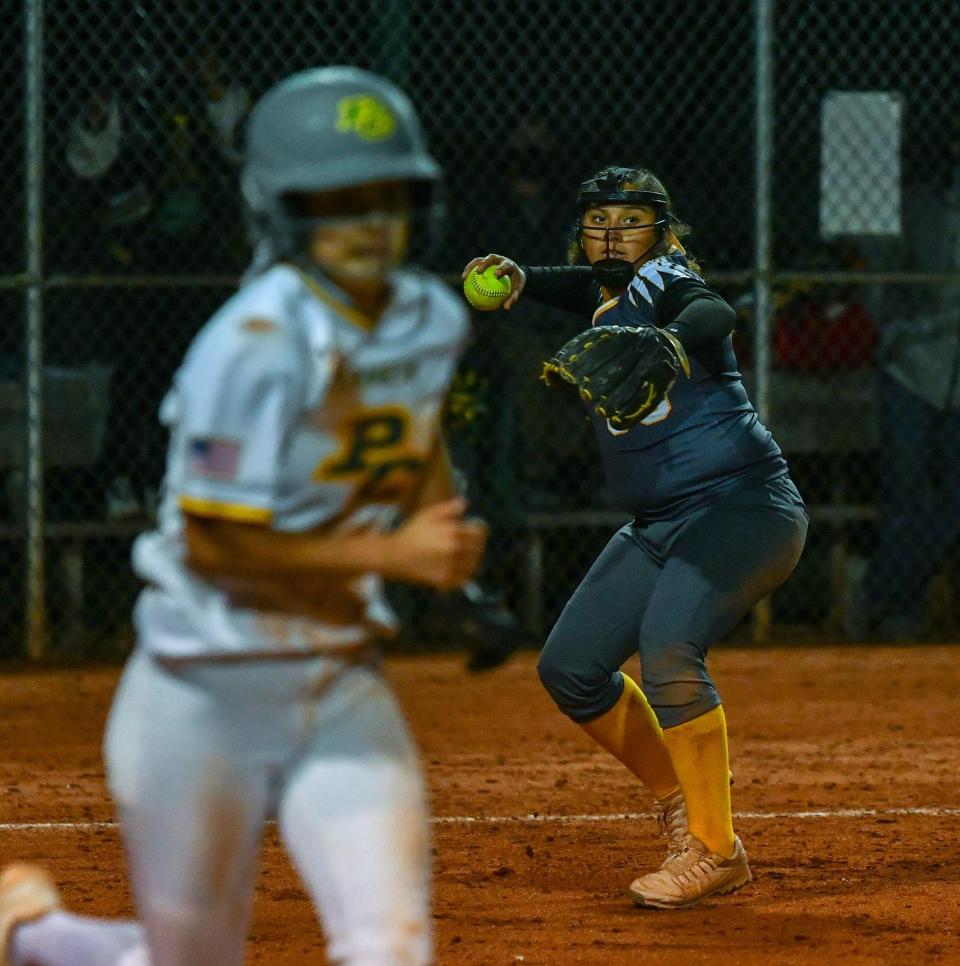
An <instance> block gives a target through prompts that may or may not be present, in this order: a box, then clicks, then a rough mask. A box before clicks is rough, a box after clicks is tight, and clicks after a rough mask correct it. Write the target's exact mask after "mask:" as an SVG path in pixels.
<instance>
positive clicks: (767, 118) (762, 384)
mask: <svg viewBox="0 0 960 966" xmlns="http://www.w3.org/2000/svg"><path fill="white" fill-rule="evenodd" d="M755 17H756V26H755V29H756V67H755V76H756V148H755V150H756V156H755V172H754V175H755V180H756V199H755V219H756V222H755V238H754V256H753V258H754V261H753V267H754V278H753V309H754V311H753V320H754V345H753V357H754V360H755V361H754V371H755V373H756V385H755V386H754V394H755V395H754V404H755V405H756V407H757V414H758V415H759V416H760V420H761V422H763V423H766V422H767V420H768V417H769V411H770V315H771V310H772V306H773V296H772V292H771V284H770V281H771V280H770V271H771V265H770V262H771V225H770V222H771V207H772V197H771V178H772V167H773V39H774V38H773V34H774V26H773V0H756V8H755ZM770 622H771V614H770V600H769V598H767V599H765V600H762V601H760V603H759V604H757V606H756V607H755V608H754V612H753V639H754V641H756V642H761V641H764V640H766V639H767V637H768V636H769V633H770Z"/></svg>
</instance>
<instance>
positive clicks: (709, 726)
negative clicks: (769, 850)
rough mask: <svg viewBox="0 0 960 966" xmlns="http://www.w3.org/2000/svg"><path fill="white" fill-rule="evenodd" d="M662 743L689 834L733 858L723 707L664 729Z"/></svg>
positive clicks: (721, 853) (728, 770) (711, 848)
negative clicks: (680, 791) (673, 772)
mask: <svg viewBox="0 0 960 966" xmlns="http://www.w3.org/2000/svg"><path fill="white" fill-rule="evenodd" d="M663 741H664V744H665V745H666V746H667V750H668V751H669V752H670V758H671V760H672V761H673V767H674V769H675V770H676V773H677V778H678V779H679V781H680V787H681V788H682V789H683V797H684V799H685V800H686V803H687V822H688V824H689V828H690V832H691V833H692V834H693V835H695V836H696V837H697V838H698V839H700V841H701V842H703V844H704V845H706V846H707V848H708V849H710V851H711V852H716V853H718V854H719V855H722V856H724V858H729V857H730V856H731V855H733V817H732V815H731V811H730V756H729V753H728V751H727V719H726V716H725V715H724V713H723V708H722V707H717V708H714V709H713V710H712V711H708V712H707V713H706V714H702V715H700V717H699V718H694V719H693V721H686V722H684V723H683V724H682V725H677V727H675V728H665V729H664V731H663Z"/></svg>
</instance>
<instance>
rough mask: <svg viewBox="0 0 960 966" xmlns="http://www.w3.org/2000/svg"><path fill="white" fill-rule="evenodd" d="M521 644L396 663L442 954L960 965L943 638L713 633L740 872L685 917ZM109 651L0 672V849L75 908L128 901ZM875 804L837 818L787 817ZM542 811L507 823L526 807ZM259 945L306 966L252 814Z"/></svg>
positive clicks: (955, 712) (501, 958) (313, 944)
mask: <svg viewBox="0 0 960 966" xmlns="http://www.w3.org/2000/svg"><path fill="white" fill-rule="evenodd" d="M533 663H534V662H533V657H532V656H531V655H523V656H522V657H521V658H519V659H517V660H516V661H515V662H514V663H512V664H510V665H509V666H507V667H506V668H502V669H500V670H499V671H497V672H494V673H492V674H489V675H486V676H482V677H472V678H470V677H466V676H465V675H464V674H463V673H462V671H461V669H460V662H459V660H457V659H455V658H453V657H449V656H444V657H429V658H416V659H401V660H394V661H391V662H390V663H389V665H388V673H389V675H390V677H391V679H392V680H393V681H394V683H395V685H396V688H397V691H398V692H399V694H400V697H401V699H402V701H403V703H404V705H405V707H406V708H407V709H408V712H409V715H410V718H411V721H412V723H413V727H414V730H415V732H416V734H417V737H418V739H419V741H420V744H421V747H422V749H423V755H424V762H425V765H426V769H427V774H428V776H429V781H430V786H431V790H432V795H433V810H434V814H435V815H437V816H440V817H444V816H447V817H449V816H478V817H489V816H503V817H506V818H510V817H513V820H510V821H500V822H489V821H488V822H478V823H474V824H464V823H452V822H450V823H446V822H442V821H441V822H438V823H437V824H436V825H435V837H436V852H437V856H436V898H435V918H436V931H437V949H438V962H439V963H441V964H459V963H477V964H491V966H495V964H509V963H517V962H523V963H525V964H527V966H532V964H549V966H557V964H559V966H563V964H567V963H589V964H601V963H603V964H627V963H630V964H633V963H638V962H644V963H655V964H686V963H711V964H714V963H720V964H723V963H736V964H738V966H752V964H763V966H769V964H771V963H776V964H781V963H783V964H793V963H811V964H812V963H817V964H821V963H839V962H844V963H851V962H853V963H904V964H907V963H909V964H911V966H913V964H918V963H922V964H928V963H956V962H960V946H958V941H957V937H958V932H960V829H958V818H960V814H953V815H950V814H891V812H890V810H893V809H916V808H919V807H930V808H931V810H932V811H934V812H936V810H937V809H942V808H948V809H951V808H952V809H957V808H958V807H960V767H958V762H960V730H958V725H957V722H958V720H960V697H958V695H960V654H958V652H957V650H956V648H954V647H947V646H941V647H901V648H861V647H846V648H842V649H840V648H799V647H794V648H782V649H777V648H771V649H763V650H754V649H750V648H728V649H718V651H717V653H716V655H715V657H714V658H713V662H712V663H713V669H714V672H715V675H716V677H717V679H718V682H719V684H720V687H721V691H722V693H723V694H724V697H725V701H726V707H727V716H728V720H729V724H730V732H731V745H732V755H733V766H734V770H735V774H736V784H735V786H734V807H735V809H736V810H737V811H739V812H752V813H770V812H781V813H789V814H788V815H786V816H784V817H779V818H769V817H753V818H750V817H743V818H740V819H738V821H737V827H738V830H739V832H740V834H741V836H742V837H743V839H744V843H745V844H746V846H747V849H748V851H749V853H750V855H751V860H752V865H753V869H754V873H755V875H756V881H755V883H754V885H753V886H752V887H750V888H749V889H747V890H744V891H743V892H741V893H739V894H738V895H736V896H732V897H727V898H722V899H717V900H715V901H711V902H707V903H704V904H703V905H702V906H700V907H698V908H696V909H692V910H687V911H685V912H674V913H670V912H647V911H641V910H636V909H633V908H632V907H631V905H630V904H629V903H628V902H627V901H626V900H625V899H624V898H623V887H624V886H625V885H626V884H627V883H628V882H629V881H630V880H631V878H633V876H634V875H635V874H636V873H638V872H640V871H644V870H647V869H649V868H651V867H653V866H654V865H656V864H657V863H658V861H659V858H660V855H661V851H662V847H661V844H660V842H659V841H658V840H657V839H656V838H655V835H654V826H653V821H652V819H649V818H644V819H633V820H617V819H616V818H607V819H600V820H594V821H588V820H585V819H582V818H581V819H579V820H575V821H568V822H561V821H557V820H556V818H555V817H556V816H564V815H567V816H578V815H579V816H583V815H591V816H603V815H607V816H613V815H616V814H617V813H624V812H644V811H646V810H647V808H648V802H647V801H646V799H645V798H644V796H643V795H642V794H641V792H640V791H639V790H638V789H637V787H636V786H635V785H634V784H633V783H632V782H631V780H630V779H629V776H628V775H627V774H626V772H624V771H623V769H622V768H621V767H620V766H619V765H618V764H617V763H616V762H614V761H613V760H611V759H608V758H607V756H605V755H604V754H603V753H602V752H600V751H599V750H595V749H594V748H593V747H592V746H591V744H590V742H589V741H588V740H587V739H586V738H585V737H584V736H583V735H582V734H581V733H580V731H579V730H578V729H577V728H576V727H575V726H573V725H572V724H570V723H569V722H567V721H566V720H565V719H563V718H562V717H561V716H560V715H559V714H558V713H557V712H556V711H555V710H554V709H553V707H552V706H551V705H550V703H549V702H548V700H547V698H546V697H545V695H544V694H543V693H542V692H541V690H540V687H539V684H538V682H537V680H536V675H535V672H534V670H533ZM116 677H117V671H116V670H115V669H112V668H110V669H95V670H79V671H75V670H71V671H64V670H54V671H51V670H41V671H36V670H29V669H16V670H13V669H10V668H5V669H2V670H0V826H3V827H0V862H6V861H7V860H9V859H12V858H15V857H16V858H22V859H28V860H35V861H40V862H43V863H44V864H46V865H48V866H49V867H50V868H51V869H52V870H54V872H55V874H56V876H57V878H58V879H59V880H60V882H61V883H62V886H63V893H64V896H65V898H66V900H67V902H68V903H69V905H70V906H71V907H73V908H74V909H75V910H78V911H84V912H87V913H91V914H98V915H130V914H131V905H130V896H129V892H128V890H127V887H126V884H125V880H124V869H123V859H122V854H121V850H120V846H119V839H118V835H117V832H116V830H115V829H113V828H105V829H94V830H90V829H70V828H55V829H37V828H35V829H30V828H23V827H15V828H11V827H10V826H11V825H17V826H19V825H22V824H23V823H43V822H52V823H64V822H100V821H109V820H110V819H111V817H112V815H111V807H110V803H109V800H108V799H107V797H106V795H105V792H104V782H103V768H102V764H101V760H100V750H99V742H100V732H101V728H102V725H103V720H104V716H105V714H106V710H107V706H108V703H109V699H110V694H111V691H112V689H113V686H114V683H115V681H116ZM864 808H866V809H877V810H878V812H879V814H877V815H873V816H866V817H851V816H844V815H838V814H830V815H827V816H824V817H801V816H800V815H798V814H797V813H802V812H811V811H812V812H820V811H824V812H831V813H836V812H837V811H839V810H844V809H846V810H850V809H864ZM534 812H536V813H539V814H540V816H541V817H542V818H545V819H546V820H542V821H519V820H517V819H518V818H520V817H522V816H526V815H528V814H529V813H534ZM250 961H251V962H254V963H282V964H293V963H298V964H299V963H305V962H309V963H322V962H323V961H324V960H323V953H322V940H321V937H320V934H319V928H318V927H317V925H316V922H315V919H314V916H313V913H312V911H311V908H310V905H309V903H308V902H307V901H306V899H305V898H304V894H303V892H302V890H301V888H300V885H299V883H298V881H297V879H296V877H295V876H294V874H293V873H292V871H291V869H290V866H289V864H288V863H287V860H286V858H285V857H284V855H283V852H282V850H281V849H280V847H279V845H278V843H277V841H276V838H275V837H274V836H273V835H272V833H268V835H267V841H266V846H265V850H264V863H263V871H262V874H261V877H260V880H259V883H258V887H257V903H256V908H255V915H254V923H253V927H252V935H251V942H250Z"/></svg>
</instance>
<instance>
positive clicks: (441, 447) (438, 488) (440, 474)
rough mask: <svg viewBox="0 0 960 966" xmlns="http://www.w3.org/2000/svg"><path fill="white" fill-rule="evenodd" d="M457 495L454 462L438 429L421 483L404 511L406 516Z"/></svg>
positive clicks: (405, 505) (404, 507)
mask: <svg viewBox="0 0 960 966" xmlns="http://www.w3.org/2000/svg"><path fill="white" fill-rule="evenodd" d="M455 496H457V484H456V480H455V478H454V470H453V463H452V462H451V461H450V453H449V450H448V449H447V444H446V443H445V442H444V440H443V436H442V435H441V434H440V432H439V430H438V431H437V439H436V442H435V443H434V446H433V450H432V451H431V453H430V456H429V458H428V460H427V463H426V466H425V467H424V470H423V476H422V477H421V480H420V484H419V486H418V487H417V489H416V492H415V493H414V494H413V495H412V497H411V498H410V500H409V501H407V502H406V503H405V504H404V506H403V508H402V512H403V515H404V516H405V517H408V516H410V515H411V514H413V513H416V511H417V510H420V509H422V508H423V507H426V506H433V505H434V504H436V503H443V502H444V501H445V500H450V499H453V497H455Z"/></svg>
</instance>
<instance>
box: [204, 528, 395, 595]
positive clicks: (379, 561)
mask: <svg viewBox="0 0 960 966" xmlns="http://www.w3.org/2000/svg"><path fill="white" fill-rule="evenodd" d="M390 540H391V537H390V535H389V534H386V533H379V532H376V531H373V530H364V531H360V532H353V533H334V534H318V533H315V532H306V533H285V532H282V531H279V530H271V529H270V528H269V527H265V526H261V525H257V524H249V523H235V522H232V521H226V520H216V519H212V518H207V517H197V516H193V515H190V514H188V515H187V517H186V544H187V560H186V563H187V566H188V567H190V569H191V570H193V571H195V572H196V573H198V574H199V575H200V576H202V577H204V578H205V579H208V580H210V581H211V582H213V583H217V582H220V581H224V580H231V579H239V580H244V579H248V578H255V577H258V576H260V575H263V574H269V575H272V576H274V577H281V576H285V575H286V576H290V577H297V576H307V575H312V576H324V575H327V576H332V577H351V576H357V575H359V574H363V573H385V572H386V570H387V569H388V568H389V563H390V558H391V553H390Z"/></svg>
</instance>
